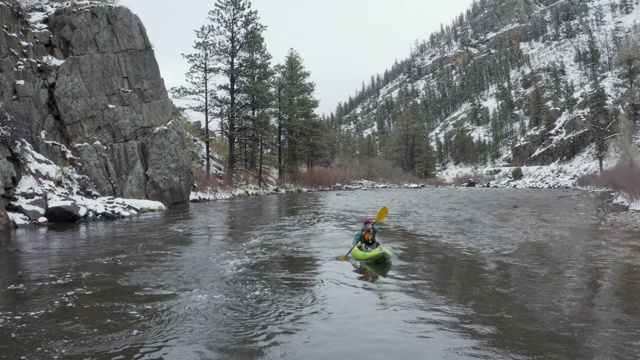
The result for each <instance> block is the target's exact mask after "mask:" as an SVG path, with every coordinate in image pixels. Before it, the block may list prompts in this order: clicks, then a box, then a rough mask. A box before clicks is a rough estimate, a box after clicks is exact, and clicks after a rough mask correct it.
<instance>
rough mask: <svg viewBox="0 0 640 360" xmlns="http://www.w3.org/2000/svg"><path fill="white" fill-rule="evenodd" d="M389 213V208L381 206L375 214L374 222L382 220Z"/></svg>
mask: <svg viewBox="0 0 640 360" xmlns="http://www.w3.org/2000/svg"><path fill="white" fill-rule="evenodd" d="M388 213H389V209H388V208H387V207H386V206H383V207H382V208H381V209H380V211H378V215H377V216H376V222H380V221H382V220H384V218H386V217H387V214H388Z"/></svg>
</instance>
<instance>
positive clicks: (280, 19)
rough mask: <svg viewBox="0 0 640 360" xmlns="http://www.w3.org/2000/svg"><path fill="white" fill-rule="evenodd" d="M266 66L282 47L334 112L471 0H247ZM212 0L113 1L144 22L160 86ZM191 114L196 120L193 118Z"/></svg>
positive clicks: (180, 63)
mask: <svg viewBox="0 0 640 360" xmlns="http://www.w3.org/2000/svg"><path fill="white" fill-rule="evenodd" d="M251 3H252V8H253V9H254V10H257V11H258V16H259V17H260V22H261V23H262V24H264V25H266V26H267V30H266V31H265V33H264V37H265V39H266V43H267V49H268V50H269V52H270V53H271V56H272V57H273V64H277V63H282V62H283V61H284V58H285V56H286V54H287V52H288V51H289V49H290V48H293V49H294V50H295V51H297V52H298V53H299V54H300V56H301V57H302V59H303V60H304V66H305V68H306V69H307V71H309V72H310V73H311V76H310V80H311V81H313V82H314V83H315V84H316V93H315V95H316V98H317V99H318V100H320V107H319V108H318V111H317V112H318V114H327V115H328V114H329V113H331V112H333V111H335V109H336V106H337V105H338V103H339V102H345V101H347V100H348V98H349V96H354V95H355V92H356V89H358V90H359V89H360V88H361V86H362V82H363V81H364V82H365V84H367V85H368V84H369V82H370V79H371V76H372V75H376V74H382V73H384V71H385V70H387V69H390V68H391V66H392V65H393V63H394V61H395V60H396V59H397V60H398V61H401V60H404V59H406V58H408V57H409V54H410V49H411V46H412V45H413V44H414V43H415V40H416V39H417V40H420V41H422V40H426V39H428V38H429V35H431V34H432V33H433V32H436V31H438V30H439V29H440V24H441V23H443V24H444V25H445V26H446V25H449V24H451V22H452V21H453V19H454V18H455V17H457V16H458V15H460V14H461V13H463V12H465V11H466V10H467V9H468V8H469V7H470V6H471V4H472V3H473V0H253V1H252V2H251ZM214 4H215V0H120V5H124V6H126V7H128V8H129V9H131V10H132V11H133V12H134V13H136V14H137V15H138V16H139V17H140V19H141V20H142V22H143V23H144V25H145V27H146V29H147V34H148V35H149V38H150V39H151V42H152V44H153V47H154V50H155V54H156V58H157V60H158V64H159V65H160V71H161V73H162V77H163V78H164V80H165V85H166V86H167V89H168V88H171V87H174V86H178V85H182V84H183V79H184V74H185V73H186V72H187V70H188V66H187V62H186V60H185V59H184V58H183V57H182V56H181V54H183V53H185V54H188V53H191V52H193V42H194V40H195V36H194V30H195V29H196V28H199V27H200V26H202V25H204V24H206V23H207V13H208V11H209V10H211V9H213V7H214ZM194 120H198V119H194Z"/></svg>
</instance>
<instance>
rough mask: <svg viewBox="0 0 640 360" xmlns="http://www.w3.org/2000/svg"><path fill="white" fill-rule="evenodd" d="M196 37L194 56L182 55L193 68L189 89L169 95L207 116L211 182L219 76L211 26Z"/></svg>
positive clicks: (207, 166)
mask: <svg viewBox="0 0 640 360" xmlns="http://www.w3.org/2000/svg"><path fill="white" fill-rule="evenodd" d="M195 35H196V41H195V42H194V44H193V49H194V52H193V53H191V54H182V56H183V57H184V58H185V59H187V63H188V64H189V71H188V72H187V73H186V74H185V76H186V79H185V80H186V82H187V84H188V85H187V86H179V87H174V88H171V89H170V90H169V91H170V92H171V94H172V95H173V96H174V97H175V98H176V99H180V100H187V101H189V103H188V104H187V105H186V106H185V108H186V109H188V110H192V111H195V112H197V113H200V114H202V115H203V116H204V126H203V128H204V129H203V130H204V143H205V172H206V178H207V181H209V179H210V176H211V150H210V144H211V137H210V136H209V131H210V130H209V123H210V120H211V116H212V115H213V112H214V101H213V100H214V76H215V68H214V67H213V66H214V59H213V36H212V32H211V28H210V27H208V26H201V27H200V29H198V30H195Z"/></svg>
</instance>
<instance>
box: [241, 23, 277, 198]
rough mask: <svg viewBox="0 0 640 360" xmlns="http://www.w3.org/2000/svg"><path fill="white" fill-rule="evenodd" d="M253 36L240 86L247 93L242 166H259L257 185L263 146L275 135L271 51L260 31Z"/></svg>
mask: <svg viewBox="0 0 640 360" xmlns="http://www.w3.org/2000/svg"><path fill="white" fill-rule="evenodd" d="M253 36H254V37H255V38H252V39H251V41H250V45H251V46H250V47H249V49H248V56H247V62H246V66H245V69H244V73H246V75H247V76H246V77H243V80H244V81H242V82H241V84H242V87H240V90H241V93H246V94H247V96H248V105H249V112H248V114H247V120H248V122H247V123H246V124H245V126H246V127H245V130H244V131H243V133H245V134H246V136H245V141H246V143H245V144H244V146H245V149H247V150H246V151H245V154H244V157H245V169H247V168H248V169H256V168H257V170H258V174H257V178H258V186H262V183H263V168H264V154H265V152H266V149H265V148H266V147H269V146H270V144H271V139H272V138H273V137H274V136H275V134H274V128H273V126H271V108H272V103H273V93H272V92H271V81H272V77H273V75H274V71H273V69H272V68H271V66H270V61H271V55H270V54H269V53H268V51H267V49H266V46H265V43H264V39H263V38H262V35H261V34H259V33H255V34H253Z"/></svg>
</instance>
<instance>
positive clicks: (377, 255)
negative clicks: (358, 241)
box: [351, 246, 393, 262]
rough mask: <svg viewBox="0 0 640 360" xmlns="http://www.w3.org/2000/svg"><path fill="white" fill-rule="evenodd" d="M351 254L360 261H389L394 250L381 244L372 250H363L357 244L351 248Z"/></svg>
mask: <svg viewBox="0 0 640 360" xmlns="http://www.w3.org/2000/svg"><path fill="white" fill-rule="evenodd" d="M351 255H353V258H354V259H356V260H358V261H368V262H389V261H391V258H392V257H393V252H391V250H389V249H388V248H386V247H383V246H379V247H377V248H375V249H373V250H370V251H362V250H360V247H358V246H356V247H355V248H353V250H351Z"/></svg>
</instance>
